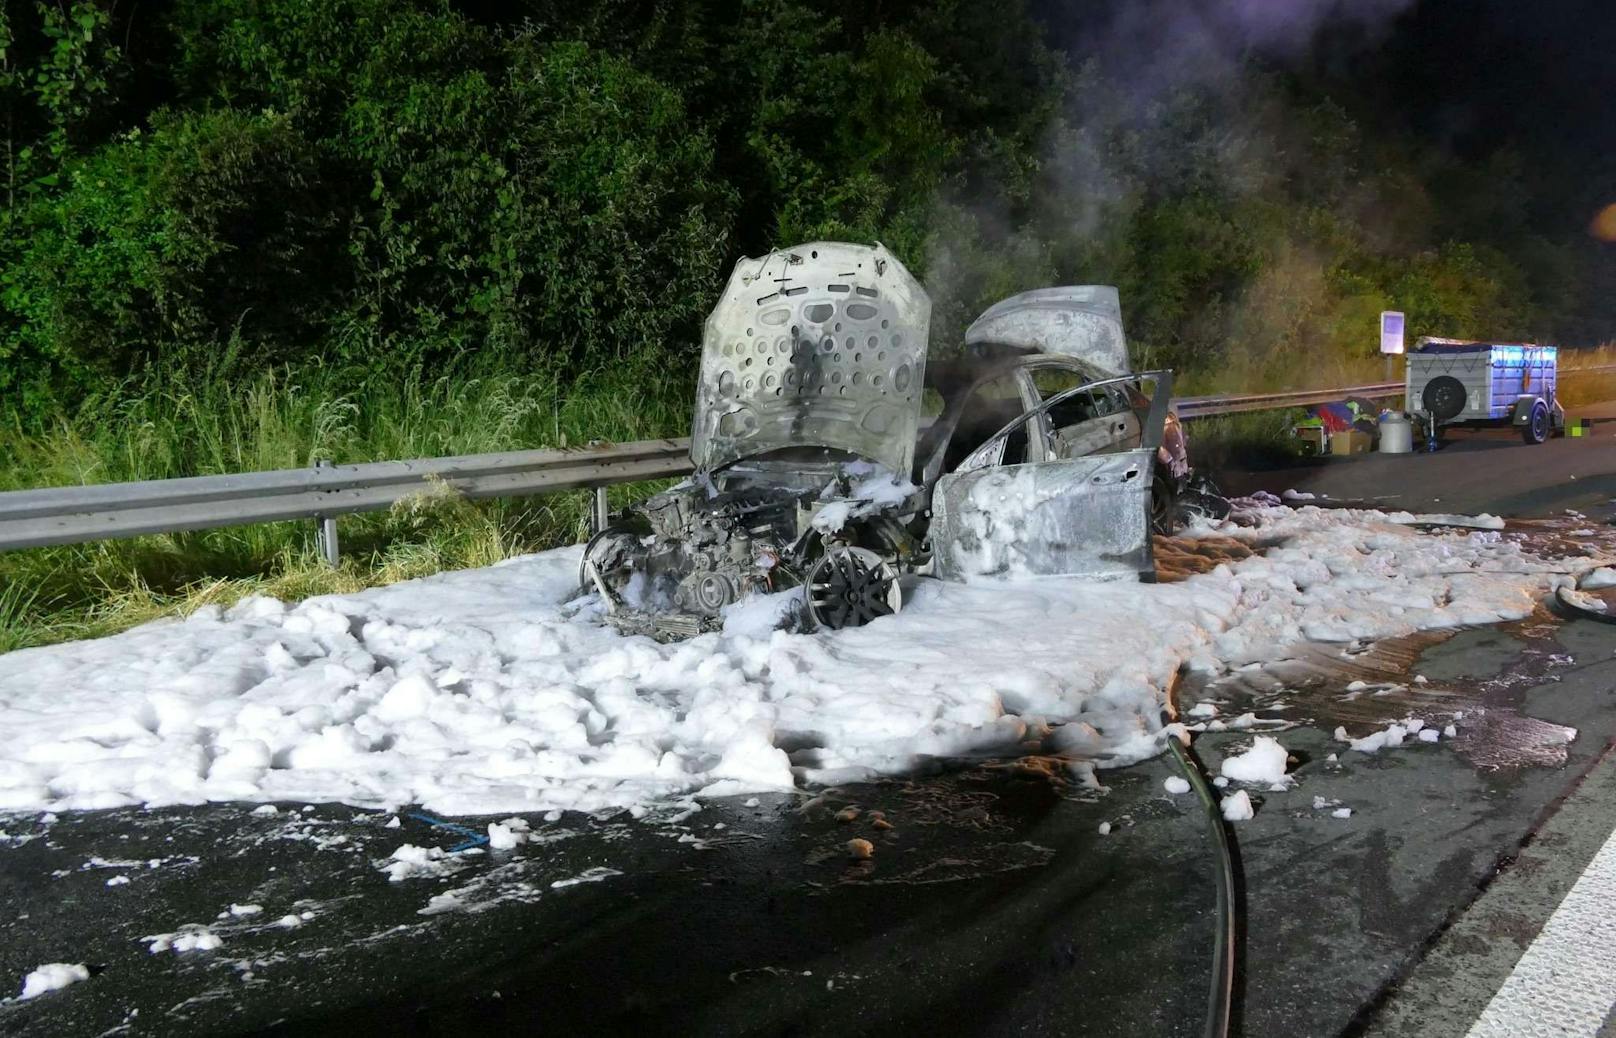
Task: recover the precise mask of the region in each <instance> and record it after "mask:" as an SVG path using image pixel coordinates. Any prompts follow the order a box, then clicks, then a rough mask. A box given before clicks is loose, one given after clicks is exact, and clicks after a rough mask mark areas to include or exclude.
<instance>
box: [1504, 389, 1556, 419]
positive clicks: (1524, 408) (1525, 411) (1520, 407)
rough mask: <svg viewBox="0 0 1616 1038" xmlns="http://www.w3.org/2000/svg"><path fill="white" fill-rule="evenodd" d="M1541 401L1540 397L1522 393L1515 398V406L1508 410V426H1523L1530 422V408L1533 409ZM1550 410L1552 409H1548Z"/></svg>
mask: <svg viewBox="0 0 1616 1038" xmlns="http://www.w3.org/2000/svg"><path fill="white" fill-rule="evenodd" d="M1542 399H1543V398H1542V397H1540V396H1532V395H1531V394H1530V393H1522V394H1521V395H1520V396H1518V397H1516V398H1515V404H1514V406H1513V407H1512V408H1510V412H1509V422H1510V424H1511V425H1525V424H1526V423H1527V422H1529V421H1531V420H1532V408H1533V407H1535V406H1536V405H1537V404H1538V402H1539V401H1541V400H1542ZM1550 410H1551V411H1552V410H1553V408H1550Z"/></svg>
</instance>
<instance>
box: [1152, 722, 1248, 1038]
mask: <svg viewBox="0 0 1616 1038" xmlns="http://www.w3.org/2000/svg"><path fill="white" fill-rule="evenodd" d="M1167 749H1168V752H1169V753H1171V754H1172V757H1173V760H1175V761H1177V762H1178V766H1179V768H1180V769H1182V770H1183V772H1184V777H1185V778H1186V779H1188V780H1189V784H1190V785H1191V786H1192V787H1193V788H1194V789H1195V794H1196V796H1198V797H1199V798H1200V800H1201V805H1202V806H1203V807H1205V808H1206V823H1207V830H1208V832H1209V833H1210V834H1211V837H1212V847H1213V851H1214V855H1213V857H1214V867H1215V868H1216V870H1217V888H1218V902H1217V935H1216V944H1215V945H1214V946H1213V949H1212V980H1211V983H1210V985H1209V991H1208V994H1207V1006H1206V1038H1228V1034H1229V1015H1230V1011H1231V1009H1232V1007H1233V1003H1234V966H1235V942H1236V940H1237V939H1238V937H1239V932H1240V931H1239V926H1238V921H1237V920H1236V918H1235V904H1236V902H1235V889H1234V871H1235V870H1234V854H1233V852H1232V851H1231V850H1230V848H1229V834H1228V832H1227V831H1226V830H1225V829H1224V823H1223V811H1222V809H1221V808H1220V807H1219V805H1218V798H1217V797H1216V796H1214V795H1213V794H1212V786H1211V784H1210V783H1208V782H1207V780H1206V775H1205V774H1204V773H1203V772H1202V771H1201V767H1200V764H1199V762H1197V761H1196V760H1194V758H1192V757H1191V756H1190V753H1189V751H1188V750H1187V749H1186V748H1185V747H1184V744H1183V743H1182V742H1181V741H1180V740H1179V739H1178V738H1176V737H1173V736H1169V737H1168V739H1167Z"/></svg>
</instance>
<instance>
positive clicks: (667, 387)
mask: <svg viewBox="0 0 1616 1038" xmlns="http://www.w3.org/2000/svg"><path fill="white" fill-rule="evenodd" d="M690 381H691V380H690V379H689V378H673V379H670V378H668V377H666V375H665V374H662V373H655V374H653V373H642V372H636V371H633V370H625V371H622V372H618V373H615V374H612V375H602V376H594V377H586V378H583V379H580V380H579V381H578V382H576V383H575V384H574V385H572V386H571V387H567V388H563V387H561V386H558V385H557V384H555V383H554V382H551V381H548V380H546V379H544V378H542V377H539V376H528V375H520V374H484V375H479V374H475V373H470V374H463V375H461V376H458V377H454V376H451V377H443V378H437V379H422V378H418V377H405V378H396V377H394V378H385V377H364V376H358V375H354V374H353V373H347V372H340V371H333V370H329V369H326V368H322V367H311V368H305V369H301V370H280V371H274V372H270V373H266V374H262V375H259V376H257V377H255V378H252V379H251V380H249V381H247V382H246V383H245V384H243V383H240V382H232V381H231V380H228V379H225V378H209V377H196V376H193V377H189V378H182V377H173V376H171V377H166V378H151V379H148V380H146V381H144V382H140V383H130V384H127V385H124V386H122V387H119V389H118V391H116V392H109V393H107V394H106V395H105V396H103V397H101V398H99V399H94V400H91V401H89V402H87V403H86V404H85V405H84V406H82V407H81V408H79V409H78V410H77V411H76V412H75V413H73V414H71V415H65V414H64V415H58V416H54V417H53V418H51V419H49V420H46V421H35V422H28V421H25V420H24V419H23V418H22V417H21V416H20V415H17V414H10V415H5V416H4V417H3V419H0V490H7V489H20V488H27V487H42V486H65V485H74V484H83V483H105V482H123V481H130V480H145V479H165V478H170V477H176V476H193V475H207V474H212V473H228V472H243V471H255V470H261V469H276V468H296V467H301V466H307V465H310V464H312V463H313V462H314V461H315V459H319V458H324V459H329V460H331V461H334V462H337V463H344V462H362V461H376V460H383V459H392V458H416V457H437V456H443V455H450V454H476V453H482V452H488V451H503V450H518V449H527V448H537V447H553V446H568V445H579V444H582V443H584V442H586V441H588V440H590V439H607V440H632V439H644V438H650V437H656V436H670V435H680V434H683V433H684V432H686V431H687V430H688V426H689V414H690V412H689V408H688V398H687V397H686V396H685V393H686V392H687V391H688V387H689V385H690ZM644 492H645V488H643V487H639V488H636V487H618V488H614V491H613V496H614V499H616V500H624V499H627V498H628V497H629V496H631V495H633V494H635V493H644ZM588 514H589V502H588V495H587V494H585V493H582V492H576V493H564V494H552V495H547V496H544V497H535V498H529V499H501V500H494V501H479V502H470V501H466V500H464V499H462V498H459V497H458V496H456V495H454V494H453V493H452V492H437V493H428V494H423V495H421V496H418V497H416V498H412V499H410V500H407V501H403V502H400V503H399V504H398V505H396V506H394V507H393V508H392V509H390V510H388V511H385V512H375V513H363V514H358V515H352V516H344V517H342V518H341V519H339V521H338V525H339V535H340V540H341V544H342V550H343V558H342V564H341V565H340V566H339V567H337V568H334V569H333V568H330V567H327V566H325V565H324V564H323V563H322V562H321V561H320V559H319V557H318V555H317V553H316V549H315V538H314V529H313V523H312V522H285V523H265V524H258V525H253V526H242V527H235V528H227V529H220V530H208V531H199V532H194V533H181V534H172V535H164V536H153V537H140V538H134V539H130V540H120V541H102V542H96V543H91V544H83V545H71V546H65V547H60V548H43V549H36V550H31V551H20V552H8V553H0V651H5V650H8V649H13V648H21V647H25V646H29V645H39V644H44V643H47V642H52V641H59V640H64V639H69V638H82V637H91V636H97V635H101V634H107V633H111V632H114V631H118V630H122V629H124V628H127V627H129V626H132V625H134V624H138V623H143V622H146V621H149V620H153V619H157V618H160V617H163V616H167V615H174V614H179V613H185V612H189V611H191V610H193V609H195V608H196V607H197V606H199V605H202V604H206V603H220V604H228V603H230V602H233V601H235V600H236V599H239V598H241V597H242V596H244V595H247V594H253V593H261V594H270V595H274V596H276V597H279V598H283V599H289V600H290V599H298V598H302V597H306V596H308V595H313V594H322V593H327V592H346V591H353V590H357V589H359V588H362V587H366V586H369V585H373V584H382V583H391V582H393V581H396V580H401V579H406V578H409V577H414V576H421V575H425V574H428V573H434V572H437V571H439V570H443V569H455V568H462V567H466V566H480V565H487V564H489V563H492V562H495V561H497V560H499V559H501V558H506V557H508V556H510V555H513V554H519V553H522V552H527V551H534V550H538V549H541V548H546V547H551V546H554V545H556V544H562V543H569V542H572V541H576V540H577V539H579V538H580V537H581V536H583V534H584V532H585V530H586V528H587V522H588Z"/></svg>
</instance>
